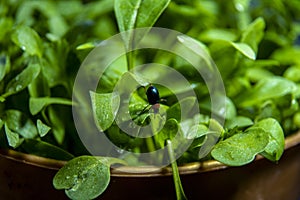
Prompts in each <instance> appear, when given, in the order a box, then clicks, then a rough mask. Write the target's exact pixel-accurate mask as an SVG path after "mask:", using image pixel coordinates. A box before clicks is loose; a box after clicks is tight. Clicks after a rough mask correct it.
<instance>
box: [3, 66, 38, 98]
mask: <svg viewBox="0 0 300 200" xmlns="http://www.w3.org/2000/svg"><path fill="white" fill-rule="evenodd" d="M39 73H40V65H39V64H37V63H30V64H29V65H28V67H26V68H25V69H24V70H23V71H22V72H21V73H20V74H18V75H17V76H16V77H15V78H13V79H12V80H10V81H9V82H8V84H7V85H6V89H5V92H6V93H4V94H3V95H2V97H3V98H6V97H8V96H10V95H13V94H16V93H18V92H20V91H22V90H24V89H25V88H26V87H27V86H28V85H29V84H30V83H31V82H32V81H33V80H34V79H35V78H36V77H37V76H38V74H39Z"/></svg>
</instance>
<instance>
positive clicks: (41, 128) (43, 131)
mask: <svg viewBox="0 0 300 200" xmlns="http://www.w3.org/2000/svg"><path fill="white" fill-rule="evenodd" d="M36 127H37V129H38V133H39V135H40V136H41V137H44V136H45V135H46V134H47V133H48V132H49V131H50V130H51V128H50V127H49V126H47V125H46V124H44V123H43V122H42V121H41V120H39V119H38V120H37V122H36Z"/></svg>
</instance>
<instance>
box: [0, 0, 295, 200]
mask: <svg viewBox="0 0 300 200" xmlns="http://www.w3.org/2000/svg"><path fill="white" fill-rule="evenodd" d="M299 13H300V3H299V1H298V0H289V1H284V0H275V1H263V0H229V1H226V4H224V1H222V0H172V1H171V0H115V1H112V0H101V1H80V0H70V1H54V0H45V1H30V0H20V1H14V0H8V1H1V2H0V29H1V30H2V31H1V33H0V147H1V148H14V149H16V150H19V151H23V152H26V153H31V154H36V155H41V156H44V157H50V158H55V159H61V160H70V159H72V158H73V157H74V156H78V155H84V154H88V152H87V151H86V150H85V148H84V147H83V145H82V144H81V142H80V140H79V138H78V136H77V135H76V131H75V127H74V124H73V120H72V113H71V106H72V104H73V103H72V101H71V95H72V87H73V81H74V78H75V75H76V72H77V70H78V68H79V66H80V64H81V62H82V61H83V59H84V58H85V56H86V55H87V54H88V53H89V51H90V50H91V49H92V48H94V47H95V46H96V44H97V43H98V42H99V41H101V40H103V39H106V38H108V37H110V36H112V35H114V34H116V33H118V32H122V31H128V30H132V29H134V28H141V27H151V26H160V27H164V28H169V29H173V30H177V31H180V32H182V33H184V34H186V35H188V36H190V37H192V38H194V39H195V40H189V39H186V38H185V40H179V42H182V43H183V45H185V46H187V47H189V48H190V47H197V46H199V45H200V46H201V48H204V49H205V51H206V52H207V53H208V54H209V55H210V56H211V57H212V58H213V60H214V62H215V63H216V65H217V67H218V69H219V71H220V73H221V75H222V78H223V82H224V85H225V89H226V94H227V96H226V119H225V125H224V126H221V125H220V124H219V122H218V119H210V116H211V110H210V103H211V102H210V97H209V91H208V89H207V87H206V86H205V83H204V81H203V80H202V79H201V78H199V76H196V74H197V73H194V69H193V67H192V66H190V64H188V63H187V62H185V61H183V60H182V59H180V58H178V57H175V56H174V55H170V54H167V53H166V52H162V51H157V52H152V51H141V52H129V53H128V54H127V55H126V56H124V57H122V58H120V60H118V61H116V62H115V63H114V64H113V66H111V67H110V68H108V69H107V71H106V72H105V73H104V76H103V77H102V78H101V80H100V81H99V85H100V86H101V87H99V88H98V89H97V91H91V92H90V96H91V102H92V110H93V112H94V117H95V122H96V125H97V126H98V127H99V131H101V132H102V131H104V133H105V134H106V135H107V136H108V137H109V138H110V140H111V141H112V142H114V144H116V145H117V146H120V147H122V148H125V149H127V150H130V151H133V152H143V151H145V152H149V151H154V150H156V149H160V148H162V147H164V146H165V145H166V144H169V146H168V147H169V149H168V150H169V151H168V152H169V157H170V159H171V160H174V159H172V158H173V157H174V150H176V148H177V145H179V144H177V143H170V140H172V138H174V137H175V134H176V133H177V132H178V131H179V133H180V134H181V136H180V137H183V138H184V139H192V140H193V142H192V144H191V145H190V147H189V149H188V150H187V151H186V152H185V153H184V154H183V155H182V156H181V157H180V158H179V160H178V162H179V163H180V164H184V163H187V162H193V161H199V160H200V161H201V160H207V159H215V160H218V161H220V162H223V163H225V164H227V165H233V166H240V165H245V164H247V163H249V162H251V161H252V160H253V159H254V158H255V156H256V155H257V154H261V155H263V156H264V157H266V158H267V159H269V160H271V161H275V162H276V161H278V160H279V159H280V157H281V155H282V153H283V149H284V137H285V136H287V135H289V134H292V133H293V132H295V131H296V130H298V129H299V128H300V111H299V99H300V89H299V87H300V62H299V56H300V48H299V33H300V25H299V19H300V14H299ZM116 21H117V23H116ZM131 34H132V32H130V31H129V32H127V34H123V35H122V38H123V40H124V44H125V48H127V49H128V50H130V49H131V45H132V42H138V41H133V35H131ZM297 37H298V38H297ZM149 62H153V63H161V64H164V65H168V66H173V67H174V68H175V69H176V70H177V71H179V72H181V74H183V75H184V76H185V77H186V78H187V80H189V82H190V84H191V85H193V89H194V92H195V93H196V95H197V97H198V99H197V101H196V99H195V98H193V97H187V98H185V99H183V100H181V101H180V102H177V99H176V96H175V94H174V93H173V92H174V91H169V90H168V89H167V88H164V87H161V86H159V85H157V87H158V89H159V91H160V94H161V96H162V98H164V99H166V102H164V103H163V104H162V105H161V109H160V111H159V113H157V114H153V113H148V112H142V113H141V111H142V110H143V109H144V107H145V106H146V105H147V100H146V96H145V93H144V92H143V90H137V91H136V92H134V93H133V94H132V95H131V99H130V104H129V111H130V115H131V118H132V119H134V122H135V124H137V125H139V126H143V125H146V124H149V123H150V124H151V127H152V130H153V131H154V132H158V133H156V134H155V135H154V136H153V137H152V138H147V139H143V138H138V137H133V136H129V135H127V134H126V133H124V132H123V131H122V130H120V129H119V128H118V126H117V124H116V122H115V121H114V120H115V119H114V116H113V115H112V110H113V111H118V106H116V105H118V104H119V103H120V102H121V101H122V98H120V96H118V95H116V94H115V93H113V92H112V91H113V89H114V87H115V85H116V83H117V82H118V80H121V79H122V78H124V77H125V76H127V77H131V78H132V79H134V80H135V81H136V82H138V83H140V85H142V86H147V85H148V84H150V83H148V82H147V81H145V80H141V78H140V77H136V76H135V75H134V74H132V73H131V72H129V71H130V69H132V68H134V66H135V64H134V63H143V64H144V63H149ZM99 64H101V63H99ZM155 73H156V71H151V70H150V71H149V74H155ZM124 85H125V86H126V84H124ZM176 92H179V93H180V92H185V89H184V88H181V87H180V86H178V91H176ZM112 99H113V101H112ZM195 102H198V104H196V103H195ZM194 106H197V107H198V108H199V109H200V110H201V114H199V113H198V114H196V113H195V115H191V114H190V113H192V111H193V110H194V109H193V108H194ZM182 107H184V109H182ZM181 110H182V111H184V112H186V113H189V116H192V118H190V119H189V120H187V122H185V123H180V120H181V116H182V114H183V115H185V114H186V113H181V112H180V111H181ZM215 114H217V115H218V113H215ZM128 120H130V119H128ZM191 121H193V122H194V121H197V122H198V123H197V124H196V125H194V126H191V127H190V126H189V124H191V123H190V122H191ZM162 122H164V124H165V125H164V127H163V128H162V129H160V128H159V127H161V123H162ZM159 129H160V130H159ZM157 130H159V131H157ZM182 130H185V131H182ZM136 134H137V135H138V133H136ZM215 138H218V143H217V144H216V145H215V146H213V147H212V148H208V149H205V145H206V144H209V142H210V141H211V140H214V139H215ZM179 143H180V142H179ZM203 148H204V149H205V151H203ZM126 161H127V163H130V164H132V163H134V162H138V161H139V160H138V158H134V159H133V158H128V159H127V160H126ZM114 163H122V164H124V162H122V161H120V160H117V159H113V158H95V157H92V156H81V157H76V158H74V159H73V160H71V161H70V162H69V163H68V164H67V165H65V166H64V167H63V168H62V169H61V170H60V171H59V172H58V173H57V175H56V176H55V178H54V180H53V184H54V186H55V187H56V188H57V189H65V190H66V194H67V195H68V196H69V197H70V198H73V199H91V198H95V197H96V196H98V195H100V194H101V193H102V192H103V191H104V190H105V188H106V187H107V185H108V183H109V175H110V174H109V173H110V172H109V166H110V165H111V164H114ZM172 169H173V175H174V176H173V177H174V181H175V186H176V194H177V198H178V199H185V198H186V196H185V195H184V192H183V189H182V186H181V183H180V178H179V175H178V169H177V164H176V162H172Z"/></svg>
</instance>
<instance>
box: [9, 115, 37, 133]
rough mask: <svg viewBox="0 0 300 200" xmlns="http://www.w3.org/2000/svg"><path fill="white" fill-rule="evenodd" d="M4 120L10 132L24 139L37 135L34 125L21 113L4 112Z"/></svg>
mask: <svg viewBox="0 0 300 200" xmlns="http://www.w3.org/2000/svg"><path fill="white" fill-rule="evenodd" d="M4 120H5V124H6V125H7V127H8V128H9V129H10V130H12V131H13V132H15V133H18V134H19V135H21V136H23V137H24V138H35V137H36V136H37V135H38V132H37V129H36V126H35V125H34V123H33V122H32V121H31V119H30V118H28V117H27V116H26V115H25V114H24V113H22V112H21V111H18V110H6V111H5V119H4Z"/></svg>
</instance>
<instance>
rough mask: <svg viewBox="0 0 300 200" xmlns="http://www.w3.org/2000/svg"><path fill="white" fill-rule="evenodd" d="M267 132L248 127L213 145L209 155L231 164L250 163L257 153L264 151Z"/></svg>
mask: <svg viewBox="0 0 300 200" xmlns="http://www.w3.org/2000/svg"><path fill="white" fill-rule="evenodd" d="M268 142H269V134H268V133H267V132H266V131H265V130H264V129H262V128H258V127H255V128H249V129H247V130H246V131H245V132H242V133H238V134H236V135H233V136H232V137H230V138H228V139H226V140H224V141H221V142H219V143H217V144H216V145H215V147H214V148H213V150H212V152H211V155H212V156H213V158H214V159H216V160H218V161H220V162H222V163H224V164H226V165H231V166H241V165H245V164H247V163H250V162H251V161H252V160H253V159H254V158H255V156H256V155H257V154H258V153H261V152H262V151H264V149H265V148H266V146H267V145H268Z"/></svg>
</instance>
